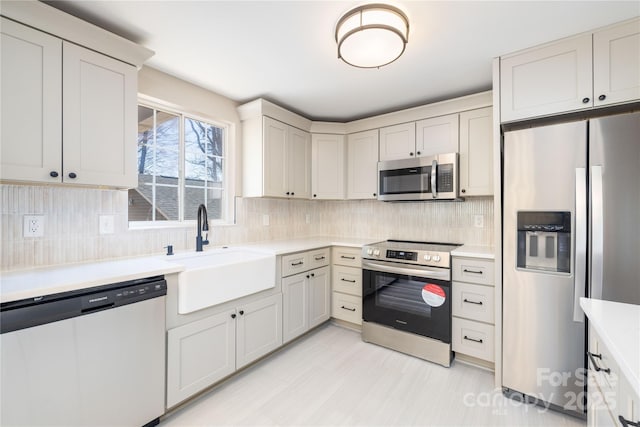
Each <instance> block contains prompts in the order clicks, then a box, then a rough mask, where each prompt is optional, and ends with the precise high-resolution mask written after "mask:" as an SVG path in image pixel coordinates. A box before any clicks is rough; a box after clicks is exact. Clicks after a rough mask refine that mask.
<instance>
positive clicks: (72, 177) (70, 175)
mask: <svg viewBox="0 0 640 427" xmlns="http://www.w3.org/2000/svg"><path fill="white" fill-rule="evenodd" d="M77 176H78V175H76V173H75V172H71V173H69V178H71V179H76V177H77Z"/></svg>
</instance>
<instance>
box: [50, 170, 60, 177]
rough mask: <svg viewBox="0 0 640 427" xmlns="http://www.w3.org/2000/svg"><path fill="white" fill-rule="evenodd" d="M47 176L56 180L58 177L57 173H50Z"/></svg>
mask: <svg viewBox="0 0 640 427" xmlns="http://www.w3.org/2000/svg"><path fill="white" fill-rule="evenodd" d="M49 176H50V177H52V178H57V177H58V172H56V171H51V172H49Z"/></svg>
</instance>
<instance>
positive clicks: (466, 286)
mask: <svg viewBox="0 0 640 427" xmlns="http://www.w3.org/2000/svg"><path fill="white" fill-rule="evenodd" d="M452 301H453V307H452V313H453V315H454V316H458V317H464V318H466V319H470V320H479V321H480V322H486V323H494V321H493V319H494V304H493V302H494V296H493V287H491V286H482V285H472V284H470V283H462V282H453V296H452Z"/></svg>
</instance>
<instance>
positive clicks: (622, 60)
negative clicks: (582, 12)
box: [500, 18, 640, 122]
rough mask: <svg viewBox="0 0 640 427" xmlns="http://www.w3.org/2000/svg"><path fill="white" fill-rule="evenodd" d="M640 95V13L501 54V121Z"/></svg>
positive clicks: (638, 96)
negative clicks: (579, 32) (633, 17)
mask: <svg viewBox="0 0 640 427" xmlns="http://www.w3.org/2000/svg"><path fill="white" fill-rule="evenodd" d="M639 99H640V18H636V19H633V20H631V21H627V22H624V23H621V24H617V25H612V26H610V27H607V28H604V29H602V30H599V31H595V32H593V33H589V34H582V35H578V36H575V37H571V38H567V39H563V40H559V41H556V42H552V43H548V44H545V45H542V46H538V47H534V48H531V49H528V50H526V51H523V52H520V53H515V54H512V55H506V56H503V57H502V58H501V59H500V114H501V118H500V119H501V122H509V121H515V120H521V119H526V118H532V117H539V116H548V115H553V114H558V113H565V112H572V111H580V110H585V109H590V108H593V107H600V106H606V105H611V104H621V103H626V102H634V101H637V100H639Z"/></svg>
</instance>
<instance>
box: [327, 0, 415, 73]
mask: <svg viewBox="0 0 640 427" xmlns="http://www.w3.org/2000/svg"><path fill="white" fill-rule="evenodd" d="M408 40H409V19H408V18H407V15H405V14H404V13H403V12H402V11H401V10H400V9H398V8H397V7H394V6H390V5H388V4H380V3H375V4H367V5H364V6H359V7H356V8H355V9H351V10H350V11H348V12H347V13H345V14H344V15H342V17H341V18H340V20H339V21H338V25H336V43H338V58H340V59H342V60H343V61H344V62H346V63H347V64H349V65H353V66H354V67H360V68H379V67H382V66H384V65H387V64H390V63H392V62H393V61H395V60H396V59H398V58H399V57H400V55H402V53H403V52H404V49H405V46H406V45H407V41H408Z"/></svg>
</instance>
